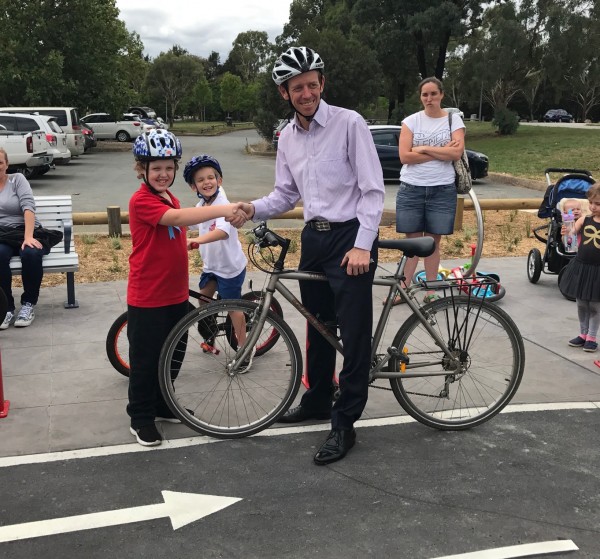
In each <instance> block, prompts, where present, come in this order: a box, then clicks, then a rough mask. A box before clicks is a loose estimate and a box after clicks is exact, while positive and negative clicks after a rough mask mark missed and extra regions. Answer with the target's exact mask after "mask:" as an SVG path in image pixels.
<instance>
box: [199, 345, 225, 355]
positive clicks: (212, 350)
mask: <svg viewBox="0 0 600 559" xmlns="http://www.w3.org/2000/svg"><path fill="white" fill-rule="evenodd" d="M200 347H201V348H202V351H203V352H204V353H212V354H213V355H219V353H221V352H220V351H219V350H218V349H217V348H216V347H214V346H212V345H209V344H207V343H206V342H202V343H201V344H200Z"/></svg>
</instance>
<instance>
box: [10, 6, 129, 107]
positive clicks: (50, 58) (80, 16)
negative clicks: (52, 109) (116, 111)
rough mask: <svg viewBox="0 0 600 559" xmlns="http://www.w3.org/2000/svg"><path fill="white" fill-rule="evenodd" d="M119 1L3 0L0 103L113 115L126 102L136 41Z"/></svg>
mask: <svg viewBox="0 0 600 559" xmlns="http://www.w3.org/2000/svg"><path fill="white" fill-rule="evenodd" d="M118 16H119V11H118V9H117V8H116V6H115V1H114V0H64V1H61V2H59V1H57V0H54V1H52V0H3V2H2V9H1V10H0V102H1V103H4V104H8V105H28V104H48V105H54V104H57V105H73V106H75V107H79V108H80V109H81V110H82V111H83V110H85V109H87V108H90V107H94V108H96V107H101V108H102V110H112V108H113V107H116V106H121V104H125V103H126V102H127V96H128V95H129V93H130V88H129V84H128V82H127V79H128V78H127V74H126V73H123V72H121V71H119V70H120V69H121V63H122V60H123V59H124V58H127V57H129V50H128V46H129V45H130V43H131V37H130V35H129V33H128V32H127V29H126V28H125V24H124V23H123V22H122V21H121V20H119V19H118Z"/></svg>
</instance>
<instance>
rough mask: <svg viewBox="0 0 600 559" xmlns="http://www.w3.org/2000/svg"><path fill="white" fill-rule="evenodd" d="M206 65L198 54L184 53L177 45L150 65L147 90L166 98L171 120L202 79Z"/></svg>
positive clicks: (171, 120)
mask: <svg viewBox="0 0 600 559" xmlns="http://www.w3.org/2000/svg"><path fill="white" fill-rule="evenodd" d="M203 74H204V66H203V64H202V61H201V59H200V58H199V57H197V56H192V55H190V54H185V53H182V50H181V48H180V47H177V45H175V46H174V47H173V48H172V49H171V50H170V51H169V52H167V53H161V54H160V55H159V56H158V57H157V58H156V59H155V60H154V61H153V62H152V64H151V65H150V68H149V71H148V75H147V77H146V84H145V87H146V90H148V91H150V92H152V93H153V94H154V95H155V96H157V97H159V98H162V99H164V100H165V103H166V104H167V111H168V115H167V118H168V119H169V122H170V123H171V124H172V123H173V116H174V115H176V114H177V108H178V107H179V104H180V103H181V102H182V101H183V100H185V99H186V98H188V97H189V96H190V95H191V94H192V92H193V90H194V87H195V86H196V84H197V83H198V82H199V81H200V80H201V79H202V76H203Z"/></svg>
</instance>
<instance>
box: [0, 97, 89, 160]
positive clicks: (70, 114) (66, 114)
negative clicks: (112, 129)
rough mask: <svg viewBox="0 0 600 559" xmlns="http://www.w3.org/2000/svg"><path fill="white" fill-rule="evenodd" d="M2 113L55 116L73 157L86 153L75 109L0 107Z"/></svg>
mask: <svg viewBox="0 0 600 559" xmlns="http://www.w3.org/2000/svg"><path fill="white" fill-rule="evenodd" d="M0 112H10V113H39V114H41V115H48V116H53V117H54V118H55V119H56V122H57V123H58V125H59V126H60V127H61V128H62V129H63V131H64V132H65V133H66V134H67V147H68V148H69V151H70V152H71V155H73V156H77V155H81V154H82V153H83V152H84V151H85V140H84V138H83V134H82V133H81V126H79V115H78V114H77V109H76V108H75V107H0Z"/></svg>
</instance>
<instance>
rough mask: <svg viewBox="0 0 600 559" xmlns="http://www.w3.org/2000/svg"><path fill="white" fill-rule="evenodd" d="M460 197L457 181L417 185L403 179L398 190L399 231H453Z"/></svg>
mask: <svg viewBox="0 0 600 559" xmlns="http://www.w3.org/2000/svg"><path fill="white" fill-rule="evenodd" d="M456 199H457V195H456V187H455V186H454V183H452V184H442V185H436V186H417V185H414V184H408V183H406V182H401V183H400V186H399V187H398V194H396V231H397V232H398V233H431V234H433V235H451V234H452V232H453V231H454V215H455V213H456Z"/></svg>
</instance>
